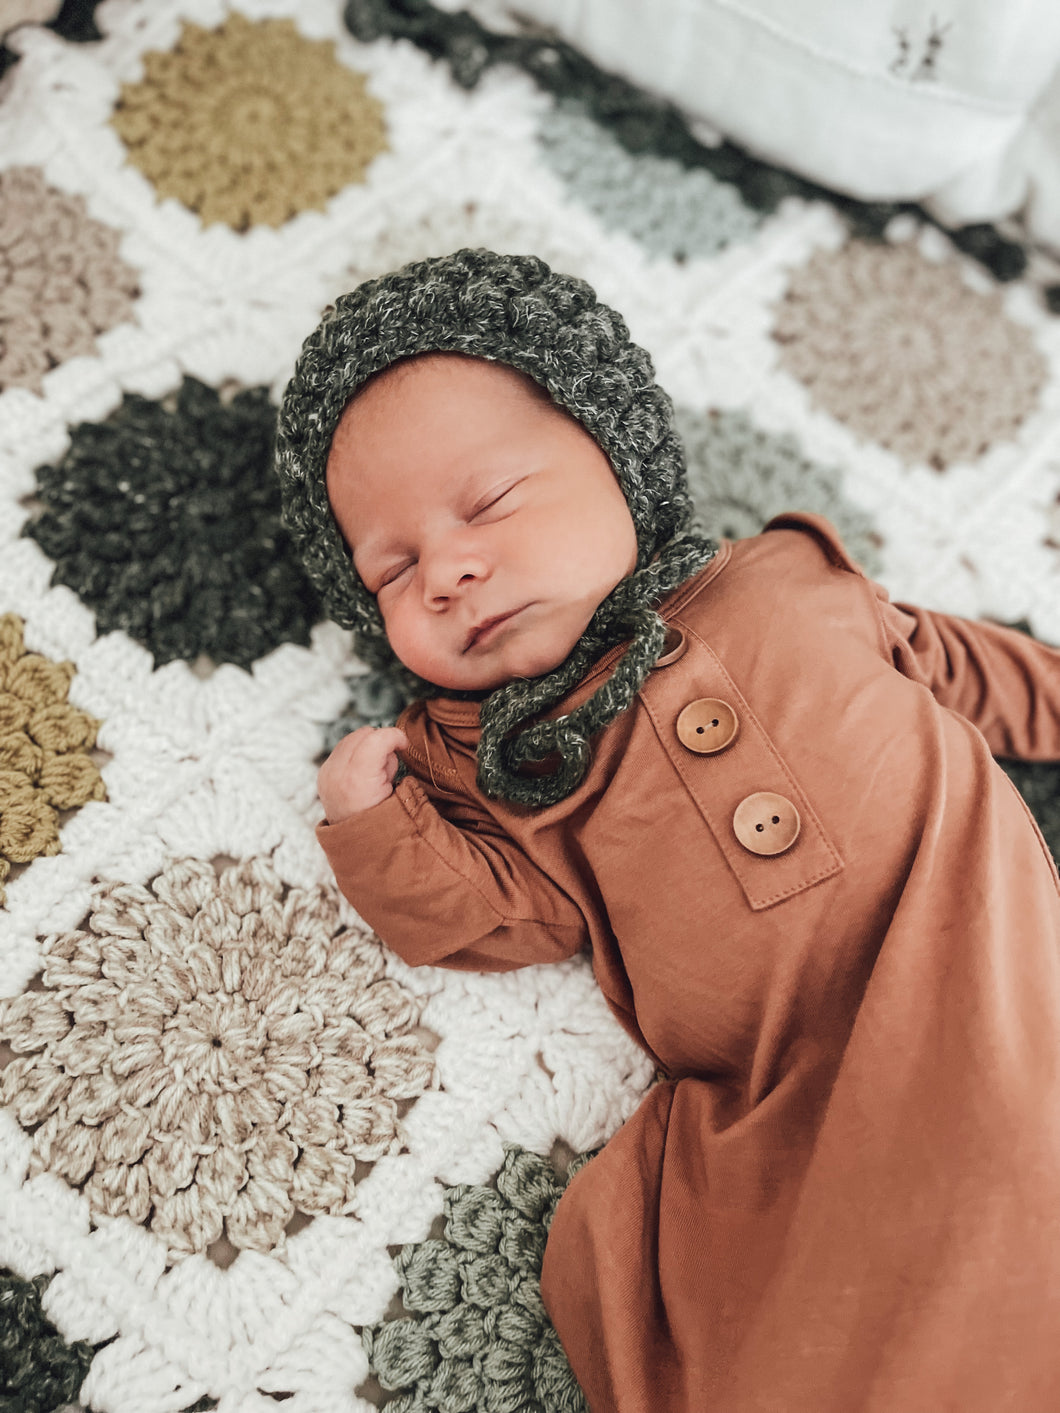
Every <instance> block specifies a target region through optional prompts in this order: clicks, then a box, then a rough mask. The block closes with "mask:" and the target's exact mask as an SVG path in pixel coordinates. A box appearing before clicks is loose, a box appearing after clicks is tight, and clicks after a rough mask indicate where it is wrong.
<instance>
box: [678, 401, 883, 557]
mask: <svg viewBox="0 0 1060 1413" xmlns="http://www.w3.org/2000/svg"><path fill="white" fill-rule="evenodd" d="M674 420H675V422H676V425H677V429H678V431H679V432H680V435H681V440H682V441H683V442H684V446H685V455H686V457H687V459H688V489H689V491H690V492H691V495H692V502H693V504H694V505H695V508H696V514H697V515H698V517H699V518H700V519H701V520H702V521H703V523H704V524H707V525H709V526H710V527H711V533H712V534H716V535H723V536H724V537H725V538H726V539H729V540H741V539H745V538H746V537H748V536H750V535H757V534H758V533H759V532H760V531H761V530H762V528H763V527H764V526H765V525H766V523H767V522H768V521H769V520H771V519H772V518H773V516H774V515H780V514H782V513H783V512H784V511H786V510H809V511H814V512H816V513H817V514H819V515H824V516H827V518H828V519H829V520H831V522H832V523H833V525H835V527H836V529H837V530H838V531H839V533H840V535H841V536H842V538H843V541H844V543H845V544H846V546H847V548H848V549H849V550H850V552H851V554H852V555H853V556H854V558H855V559H856V560H857V561H858V563H859V564H861V565H862V567H863V568H865V569H866V570H867V571H868V572H869V573H870V574H873V575H878V574H879V573H880V572H881V571H882V568H883V561H882V558H881V556H880V552H879V547H880V544H881V543H882V539H881V536H880V534H879V532H878V531H877V529H876V526H875V522H874V521H873V519H872V516H871V515H869V514H868V512H867V511H864V510H861V509H860V508H859V507H858V506H856V505H854V504H853V503H852V502H851V501H849V500H848V499H847V498H846V496H845V495H844V494H843V489H842V474H841V472H840V471H839V470H838V469H837V468H834V467H828V466H821V465H819V464H818V463H817V462H815V461H812V460H811V459H810V458H809V457H808V456H806V455H805V454H804V452H803V450H802V448H801V447H800V446H799V443H798V442H797V441H796V439H795V438H794V437H793V436H791V435H790V434H788V433H783V434H781V435H775V434H773V433H771V432H765V431H763V430H762V429H761V428H760V427H756V426H755V424H754V422H753V421H752V420H751V418H750V417H749V416H748V415H747V413H746V412H742V411H733V410H725V411H722V410H718V409H713V410H711V411H709V412H692V411H689V410H688V409H687V408H680V407H679V408H677V409H676V411H675V414H674Z"/></svg>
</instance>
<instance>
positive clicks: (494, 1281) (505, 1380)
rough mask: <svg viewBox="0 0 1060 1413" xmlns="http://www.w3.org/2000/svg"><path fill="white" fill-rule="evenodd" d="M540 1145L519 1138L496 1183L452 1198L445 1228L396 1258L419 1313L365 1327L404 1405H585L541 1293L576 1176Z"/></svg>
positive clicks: (398, 1411)
mask: <svg viewBox="0 0 1060 1413" xmlns="http://www.w3.org/2000/svg"><path fill="white" fill-rule="evenodd" d="M587 1161H588V1156H587V1155H586V1156H583V1157H581V1158H577V1159H575V1160H574V1162H572V1163H571V1165H570V1167H569V1169H568V1172H567V1175H566V1177H565V1178H559V1177H557V1175H556V1173H555V1172H554V1171H553V1169H552V1166H551V1164H550V1163H548V1162H547V1161H546V1160H545V1159H543V1158H540V1157H538V1156H537V1155H536V1154H535V1153H529V1152H526V1151H525V1150H524V1149H521V1148H517V1147H515V1146H514V1145H513V1146H510V1147H509V1148H508V1150H507V1153H506V1155H505V1159H504V1164H503V1166H502V1168H501V1170H500V1172H499V1173H498V1174H497V1179H496V1187H472V1186H468V1185H461V1186H459V1187H454V1188H450V1190H449V1191H448V1192H447V1193H446V1195H445V1201H444V1215H445V1232H444V1236H443V1237H441V1238H432V1239H430V1240H427V1241H423V1242H420V1243H418V1244H415V1245H409V1246H405V1247H403V1248H402V1250H401V1252H400V1253H399V1255H398V1256H397V1257H396V1258H395V1265H396V1267H397V1271H398V1277H399V1279H400V1281H401V1290H402V1300H403V1303H404V1305H405V1308H406V1309H407V1310H409V1311H411V1312H412V1318H409V1319H403V1320H394V1321H390V1322H389V1323H384V1324H381V1325H376V1326H373V1327H372V1328H370V1329H367V1330H365V1332H364V1335H363V1339H364V1345H365V1349H366V1350H367V1352H368V1358H369V1361H370V1362H371V1364H372V1366H373V1368H374V1369H375V1370H376V1372H377V1374H378V1376H379V1382H380V1383H381V1384H382V1385H383V1387H384V1388H386V1389H401V1390H404V1392H403V1394H402V1396H401V1397H399V1398H397V1399H395V1400H394V1401H393V1402H389V1403H388V1404H387V1407H388V1408H391V1409H393V1410H394V1413H441V1410H446V1409H468V1410H470V1409H479V1408H483V1409H498V1410H499V1409H512V1410H518V1413H585V1409H586V1404H585V1398H584V1396H583V1394H582V1392H581V1389H580V1388H579V1387H578V1384H577V1383H576V1381H575V1378H574V1375H573V1374H572V1373H571V1369H570V1365H569V1364H568V1363H567V1358H566V1356H565V1354H564V1353H563V1349H562V1346H561V1345H560V1343H559V1340H558V1338H557V1336H556V1332H555V1330H554V1329H553V1327H552V1324H551V1322H550V1320H549V1318H548V1315H547V1314H546V1312H545V1307H544V1304H543V1303H542V1300H541V1290H540V1279H541V1261H542V1258H543V1256H544V1252H545V1239H546V1237H547V1235H548V1228H549V1226H550V1224H551V1222H552V1214H553V1213H554V1212H555V1210H556V1204H557V1203H558V1201H559V1199H560V1197H561V1196H562V1194H563V1190H564V1188H565V1187H566V1185H567V1182H568V1181H569V1180H570V1178H571V1177H573V1175H574V1173H575V1172H576V1171H577V1170H578V1169H579V1168H581V1167H583V1166H584V1164H585V1162H587Z"/></svg>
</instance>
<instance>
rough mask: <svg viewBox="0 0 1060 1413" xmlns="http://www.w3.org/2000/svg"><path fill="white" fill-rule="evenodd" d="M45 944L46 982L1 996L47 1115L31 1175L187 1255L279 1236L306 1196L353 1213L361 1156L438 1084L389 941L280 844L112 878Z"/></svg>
mask: <svg viewBox="0 0 1060 1413" xmlns="http://www.w3.org/2000/svg"><path fill="white" fill-rule="evenodd" d="M42 950H43V956H44V966H43V974H42V981H43V985H44V989H43V990H39V991H27V992H25V993H24V994H23V995H21V996H17V997H14V998H13V999H10V1000H5V1001H0V1040H3V1041H6V1042H7V1043H8V1044H9V1045H10V1047H11V1049H12V1050H13V1051H14V1052H15V1054H16V1056H18V1057H19V1058H16V1059H14V1060H12V1061H11V1062H10V1063H9V1064H8V1065H7V1066H6V1068H5V1069H4V1071H3V1074H2V1076H0V1099H2V1101H3V1103H4V1104H6V1105H8V1106H9V1107H10V1108H12V1109H13V1110H14V1112H15V1114H16V1116H17V1118H18V1120H19V1122H20V1123H21V1124H22V1125H23V1126H24V1127H25V1128H27V1129H31V1130H32V1133H33V1150H32V1155H31V1160H30V1172H31V1173H38V1172H43V1171H45V1170H47V1171H50V1172H53V1173H57V1174H59V1175H60V1176H61V1177H64V1178H65V1179H67V1181H69V1182H71V1183H75V1184H83V1191H84V1194H85V1196H86V1197H87V1198H88V1201H89V1204H90V1206H91V1209H92V1211H93V1213H94V1214H100V1213H102V1214H106V1215H108V1216H114V1215H125V1216H128V1217H131V1218H132V1220H133V1221H136V1222H141V1223H145V1224H147V1225H149V1226H150V1229H151V1231H152V1232H154V1234H155V1235H156V1236H158V1237H160V1238H162V1239H163V1240H164V1241H165V1242H166V1243H167V1245H168V1247H169V1249H170V1251H171V1252H173V1253H174V1254H176V1255H181V1254H188V1253H190V1252H195V1251H202V1250H204V1249H205V1248H206V1247H207V1246H210V1245H211V1244H212V1243H214V1242H215V1241H217V1240H218V1239H219V1238H220V1237H221V1236H222V1233H223V1234H224V1235H225V1236H227V1238H228V1240H229V1241H230V1242H231V1244H232V1245H233V1246H236V1247H251V1248H253V1249H255V1250H258V1251H268V1250H270V1249H272V1248H273V1247H275V1246H276V1245H277V1244H279V1243H280V1242H282V1241H283V1239H284V1228H285V1227H286V1225H287V1223H288V1222H289V1221H290V1220H291V1218H292V1216H293V1215H294V1213H295V1211H296V1209H297V1210H299V1211H301V1212H303V1213H307V1214H317V1213H330V1214H333V1215H335V1214H341V1213H348V1212H350V1211H351V1210H352V1209H353V1199H354V1184H355V1180H356V1177H357V1164H358V1162H359V1161H360V1162H371V1161H372V1160H374V1159H376V1158H379V1157H381V1156H382V1155H383V1154H385V1153H391V1152H394V1151H396V1150H397V1149H398V1148H399V1147H400V1145H401V1142H402V1125H401V1121H400V1117H399V1104H400V1102H401V1101H402V1100H409V1099H415V1098H416V1097H418V1096H419V1095H420V1094H421V1093H422V1092H423V1090H424V1089H426V1088H427V1087H428V1086H430V1085H431V1084H432V1083H433V1076H434V1063H433V1060H432V1057H431V1055H430V1053H429V1051H428V1050H427V1048H426V1047H425V1045H424V1042H423V1040H422V1039H421V1038H420V1037H419V1036H418V1035H416V1034H414V1033H413V1028H414V1027H415V1026H416V1023H417V1020H418V1017H419V1005H418V1002H417V1001H416V1000H415V998H414V997H413V996H411V995H410V994H409V993H408V992H406V991H405V990H404V989H403V988H402V987H401V986H400V985H399V984H398V983H397V982H395V981H391V980H389V979H388V978H386V977H385V976H384V974H383V970H384V964H383V952H382V944H381V943H380V942H379V940H378V939H377V938H376V937H375V936H374V934H372V933H370V932H369V931H368V929H367V928H364V927H363V926H362V927H353V928H350V927H346V926H344V925H343V923H342V921H341V920H340V916H339V907H338V899H337V895H336V894H335V893H334V892H333V891H329V890H326V889H324V888H316V889H300V888H291V889H289V890H287V889H285V888H284V886H283V884H282V883H281V881H280V879H279V878H278V877H277V876H276V874H275V872H274V871H273V869H272V866H271V864H270V863H269V861H268V860H267V859H260V858H259V859H252V860H249V861H245V862H240V863H237V864H233V865H231V866H229V867H228V868H226V869H225V870H224V871H223V872H222V873H221V874H220V875H218V874H217V873H216V872H215V870H214V869H213V868H212V867H211V865H210V864H208V863H202V862H199V861H197V860H193V859H184V860H180V861H177V862H173V863H170V864H169V865H168V866H167V867H166V868H165V869H164V871H163V872H162V873H161V874H160V875H159V876H158V877H156V878H155V879H153V880H152V883H151V886H150V887H149V888H148V887H142V886H140V885H134V884H119V883H106V884H102V885H99V886H97V887H96V889H95V890H94V895H93V902H92V908H91V911H90V914H89V916H88V918H87V920H86V923H85V924H84V925H83V927H82V928H81V930H79V931H77V932H70V933H65V934H63V935H59V936H53V937H49V938H47V939H46V940H45V942H44V944H43V949H42Z"/></svg>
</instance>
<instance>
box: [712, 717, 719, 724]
mask: <svg viewBox="0 0 1060 1413" xmlns="http://www.w3.org/2000/svg"><path fill="white" fill-rule="evenodd" d="M710 724H711V726H717V724H718V718H717V717H715V718H714V720H713V721H712V722H711V723H710Z"/></svg>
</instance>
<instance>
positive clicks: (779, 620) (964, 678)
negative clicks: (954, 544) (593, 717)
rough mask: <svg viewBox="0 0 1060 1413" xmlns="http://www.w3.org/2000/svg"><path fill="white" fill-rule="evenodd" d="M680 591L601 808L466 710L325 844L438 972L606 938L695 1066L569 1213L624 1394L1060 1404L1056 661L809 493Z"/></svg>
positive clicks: (533, 957)
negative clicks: (945, 594)
mask: <svg viewBox="0 0 1060 1413" xmlns="http://www.w3.org/2000/svg"><path fill="white" fill-rule="evenodd" d="M662 612H663V616H664V617H665V618H666V619H667V620H668V621H669V623H670V625H671V629H672V630H677V631H679V633H680V635H681V641H682V642H683V645H684V649H685V650H684V651H683V653H681V654H680V655H678V656H677V657H676V658H675V659H674V660H672V661H670V662H669V663H665V662H664V664H663V665H660V666H658V667H657V668H656V669H654V670H653V671H652V673H651V674H650V676H649V677H648V679H647V681H646V682H645V683H644V686H643V688H642V690H641V691H640V693H639V694H638V697H637V699H636V701H635V703H634V705H633V706H632V707H631V708H630V709H629V710H628V711H626V712H625V713H624V714H623V715H622V716H620V717H619V718H618V719H617V720H616V721H615V722H614V723H613V724H612V725H610V726H609V727H607V728H606V730H604V731H603V732H602V733H601V734H600V735H599V736H598V737H597V738H596V739H595V740H594V743H593V763H592V766H591V768H590V772H589V774H588V776H587V778H586V780H585V781H584V782H583V783H582V785H581V786H580V787H579V788H578V789H577V790H576V791H575V793H574V794H573V795H572V796H571V797H570V798H568V799H566V800H564V801H562V802H561V803H560V804H558V805H555V806H552V807H549V808H546V809H540V810H528V809H525V808H521V807H518V806H511V805H506V804H503V803H498V802H495V801H488V800H485V799H483V798H481V797H480V796H479V795H478V794H477V792H476V790H475V787H474V777H475V745H476V740H477V735H478V727H477V713H478V708H477V706H476V705H475V704H474V703H466V702H455V701H451V700H445V699H438V700H434V701H430V702H428V703H426V704H422V703H420V704H417V705H415V706H413V707H411V708H410V709H409V711H408V712H407V713H406V714H405V716H404V717H403V719H402V725H403V727H404V729H405V731H406V732H407V733H408V736H409V738H410V743H411V744H410V749H409V751H408V753H407V764H408V765H409V767H410V771H411V773H410V774H409V775H408V776H407V777H406V778H405V779H403V780H402V781H401V782H400V783H399V784H398V786H397V788H396V790H395V792H394V794H393V795H392V796H391V797H390V798H389V799H388V800H386V801H385V802H384V803H383V804H381V805H378V806H376V807H375V808H373V809H371V810H367V811H365V812H364V813H363V814H360V815H357V816H354V817H353V818H351V819H348V820H345V821H341V822H339V823H336V824H333V825H332V824H325V825H322V826H321V828H320V839H321V842H322V843H323V846H324V848H325V849H326V851H327V853H328V857H329V858H330V860H331V863H332V865H333V867H334V870H335V874H336V877H337V879H338V882H339V884H340V886H341V887H342V889H343V891H344V892H346V893H347V895H348V896H349V897H350V899H351V900H352V901H353V903H354V905H355V906H356V908H357V909H358V911H359V912H360V913H361V915H362V916H363V917H364V918H365V919H366V920H367V921H368V922H369V923H370V924H372V925H373V926H374V927H375V928H376V929H377V931H378V932H379V934H380V935H381V936H382V937H383V938H384V939H385V940H386V941H387V942H388V943H389V944H390V945H391V946H392V947H394V948H395V949H396V950H397V951H398V952H399V953H400V954H401V955H402V956H403V957H405V958H406V960H408V961H409V962H412V963H434V964H441V965H445V966H456V967H463V968H472V969H497V968H508V967H517V966H521V965H524V964H526V963H530V962H542V961H550V960H558V959H560V958H562V957H566V956H569V955H571V954H572V953H574V952H576V951H577V950H579V949H580V948H581V947H583V946H587V947H588V948H589V949H590V950H591V953H592V959H593V966H594V968H595V973H596V976H597V978H598V980H599V984H600V986H601V988H602V990H603V992H604V994H605V996H606V997H607V999H608V1001H609V1003H610V1005H611V1006H612V1008H613V1009H614V1011H615V1013H616V1015H617V1016H618V1017H619V1019H620V1020H621V1021H622V1023H623V1024H624V1025H625V1026H626V1028H627V1029H628V1030H629V1031H630V1033H631V1034H632V1035H633V1036H634V1037H635V1038H636V1039H637V1040H638V1041H639V1042H640V1043H641V1044H642V1045H644V1046H645V1047H646V1048H647V1049H648V1050H649V1052H650V1053H651V1054H652V1055H653V1056H655V1058H656V1059H657V1061H658V1062H659V1064H660V1066H661V1068H662V1069H663V1070H664V1071H665V1072H666V1074H667V1075H668V1079H667V1081H666V1082H664V1083H662V1084H660V1085H659V1086H657V1087H656V1088H654V1089H653V1090H652V1091H651V1092H650V1093H649V1094H648V1096H647V1097H646V1098H645V1100H644V1102H643V1103H642V1105H641V1107H640V1109H639V1110H638V1111H637V1113H636V1114H635V1115H634V1117H633V1118H632V1119H631V1120H630V1121H629V1122H628V1123H627V1124H626V1125H625V1126H624V1127H623V1128H622V1129H621V1130H620V1131H619V1132H618V1134H617V1135H616V1136H615V1137H614V1138H613V1139H612V1140H611V1142H610V1143H609V1144H608V1145H607V1147H606V1148H605V1149H604V1151H603V1152H602V1154H601V1155H600V1156H599V1157H597V1158H596V1159H595V1160H594V1161H593V1162H592V1163H590V1164H589V1165H588V1166H587V1167H586V1168H585V1169H584V1170H583V1171H582V1172H581V1173H580V1174H579V1175H578V1177H576V1178H575V1179H574V1181H573V1182H572V1183H571V1185H570V1187H569V1189H568V1191H567V1193H566V1194H565V1196H564V1197H563V1199H562V1201H561V1202H560V1204H559V1208H558V1210H557V1213H556V1217H555V1221H554V1223H553V1226H552V1229H551V1232H550V1235H549V1240H548V1247H547V1251H546V1254H545V1264H544V1270H543V1274H542V1289H543V1293H544V1297H545V1302H546V1305H547V1307H548V1310H549V1313H550V1315H551V1317H552V1319H553V1321H554V1323H555V1325H556V1328H557V1330H558V1332H559V1334H560V1337H561V1339H562V1341H563V1344H564V1346H565V1348H566V1350H567V1353H568V1355H569V1357H570V1360H571V1364H572V1366H573V1368H574V1371H575V1373H576V1375H577V1377H578V1379H579V1381H580V1382H581V1384H582V1386H583V1387H584V1389H585V1391H586V1393H587V1396H588V1399H589V1403H590V1406H591V1408H592V1409H593V1413H606V1410H611V1409H616V1410H620V1413H649V1410H651V1413H658V1410H667V1411H668V1413H752V1410H754V1411H755V1413H759V1410H760V1411H761V1413H767V1410H768V1413H1003V1410H1012V1413H1057V1410H1060V880H1058V878H1057V872H1056V868H1055V866H1054V864H1053V862H1052V860H1051V859H1050V857H1049V854H1048V851H1047V849H1046V847H1045V843H1044V841H1043V839H1042V836H1041V834H1040V832H1039V830H1038V828H1037V826H1036V825H1035V823H1034V821H1033V819H1032V817H1031V816H1030V814H1029V812H1028V810H1027V809H1026V807H1025V805H1024V803H1023V801H1022V800H1021V798H1020V796H1019V795H1018V793H1017V792H1016V790H1015V789H1014V788H1013V786H1012V785H1011V784H1010V782H1009V781H1008V779H1007V778H1006V776H1005V775H1004V773H1003V771H1001V769H1000V768H999V767H998V766H997V764H996V763H995V762H994V761H993V760H992V759H991V753H993V754H996V755H999V756H1007V757H1018V758H1021V759H1025V760H1055V759H1058V758H1060V651H1058V650H1057V649H1055V648H1050V647H1047V646H1044V645H1042V644H1040V643H1035V642H1034V641H1033V640H1031V639H1029V638H1028V637H1026V636H1025V635H1023V634H1021V633H1018V632H1016V631H1014V630H1009V629H1005V628H1000V627H996V626H993V625H989V624H985V623H972V622H967V621H964V620H961V619H957V618H953V617H949V616H946V615H944V614H939V613H932V612H928V611H926V610H920V609H915V608H911V607H909V606H906V605H901V604H892V603H890V602H889V600H888V597H887V595H886V593H885V591H884V590H883V589H882V588H880V587H879V586H878V585H875V584H873V583H872V582H871V581H870V580H869V579H867V578H866V577H865V575H864V574H863V573H862V572H861V571H860V569H859V568H858V567H857V566H856V565H855V564H854V563H853V562H852V561H851V559H850V558H849V556H848V555H847V553H846V551H845V550H844V548H843V546H842V544H841V543H840V541H839V538H838V536H837V534H836V532H835V530H834V529H833V528H832V527H831V525H829V523H828V522H827V521H825V520H823V519H821V518H820V517H817V516H809V515H789V516H782V517H779V518H778V519H777V520H775V521H772V522H771V523H770V526H769V527H767V529H766V531H765V532H764V533H763V534H761V535H758V536H756V537H755V538H753V539H748V540H743V541H739V542H736V543H731V544H730V543H728V542H724V543H723V545H722V549H721V551H720V553H719V554H718V555H717V557H716V558H715V559H714V560H713V561H712V562H711V563H710V564H708V565H707V566H706V568H705V569H704V570H702V571H701V572H700V574H699V575H698V576H697V577H696V578H694V579H693V580H691V581H690V582H689V583H688V584H686V585H684V586H683V587H682V588H680V589H678V590H676V591H675V592H674V593H673V594H672V595H671V596H670V597H669V598H668V599H667V600H666V601H665V603H664V605H663V608H662ZM677 631H673V632H672V640H673V641H675V642H676V641H677ZM620 651H621V649H620V648H619V649H615V650H614V651H612V652H611V653H609V654H608V655H607V657H605V658H604V659H603V660H602V661H601V663H600V664H599V665H598V666H597V668H596V669H595V671H594V673H593V674H592V676H591V677H589V678H587V679H586V681H585V682H583V683H582V684H580V686H579V688H578V689H577V690H576V691H575V692H574V693H572V695H571V697H570V698H569V699H568V701H567V702H566V703H564V704H563V705H562V706H560V707H559V708H558V710H560V711H563V710H569V709H570V707H571V706H572V705H573V704H575V703H576V702H577V701H580V700H583V699H584V698H585V697H586V696H587V695H588V693H589V692H590V691H591V690H592V689H593V688H594V687H595V686H596V685H597V683H598V682H599V680H600V678H601V675H602V674H604V673H606V672H607V671H608V670H609V668H610V667H611V666H613V663H614V661H615V659H616V657H617V656H618V654H619V652H620ZM696 702H698V703H700V704H701V705H700V706H699V707H697V708H695V710H693V711H692V712H690V713H686V715H685V716H684V717H683V718H681V713H682V711H683V710H684V708H685V707H686V706H689V705H690V704H691V703H696ZM703 704H705V705H703ZM679 718H681V720H679ZM715 721H718V722H719V725H718V726H714V724H713V723H714V722H715ZM697 723H699V724H701V725H704V730H703V731H702V732H699V733H697V731H696V725H697ZM704 723H705V724H704ZM734 729H735V734H734V735H733V734H732V732H733V730H734ZM730 735H731V739H729V740H728V741H727V743H726V738H727V737H729V736H730ZM704 738H705V744H706V746H707V749H706V750H703V749H702V747H703V745H704ZM689 742H691V744H689ZM763 796H764V797H765V799H764V802H763V799H762V798H757V797H763ZM759 825H761V828H758V827H757V826H759ZM796 828H797V830H798V832H797V835H796V837H795V838H794V842H791V835H792V833H793V831H794V830H795V829H796ZM785 845H786V847H785ZM773 850H775V851H773Z"/></svg>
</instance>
